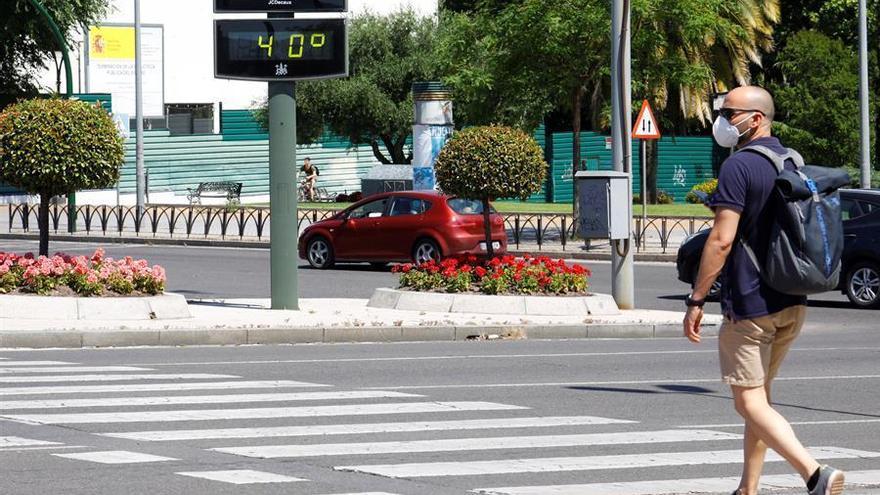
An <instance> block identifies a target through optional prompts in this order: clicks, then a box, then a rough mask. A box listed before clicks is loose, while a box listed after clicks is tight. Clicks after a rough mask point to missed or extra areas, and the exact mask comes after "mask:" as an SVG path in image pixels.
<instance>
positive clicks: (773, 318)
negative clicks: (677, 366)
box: [718, 306, 807, 387]
mask: <svg viewBox="0 0 880 495" xmlns="http://www.w3.org/2000/svg"><path fill="white" fill-rule="evenodd" d="M806 314H807V307H806V306H792V307H790V308H786V309H784V310H782V311H780V312H778V313H774V314H772V315H767V316H761V317H758V318H753V319H750V320H741V321H737V322H734V321H731V320H728V319H726V318H725V320H724V323H723V324H722V325H721V330H720V332H719V334H718V354H719V355H720V358H721V359H720V361H721V379H722V380H723V381H724V383H727V384H728V385H735V386H738V387H760V386H762V385H764V384H765V383H767V382H769V381H770V380H772V379H773V378H775V377H776V374H777V373H778V372H779V366H780V365H781V364H782V360H783V358H785V355H786V354H787V353H788V349H789V348H790V347H791V344H792V342H794V339H795V337H797V336H798V334H799V333H800V332H801V327H802V326H803V325H804V317H805V316H806Z"/></svg>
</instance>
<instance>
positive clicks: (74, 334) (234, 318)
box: [0, 299, 721, 348]
mask: <svg viewBox="0 0 880 495" xmlns="http://www.w3.org/2000/svg"><path fill="white" fill-rule="evenodd" d="M268 307H269V301H268V300H264V299H233V300H202V301H191V302H190V312H191V314H192V318H187V319H180V320H153V321H143V322H139V321H107V320H104V321H83V320H80V321H69V320H59V319H49V318H47V319H34V320H11V319H3V318H0V348H22V347H24V348H56V347H57V348H79V347H114V346H120V347H124V346H177V345H246V344H299V343H331V342H337V343H338V342H418V341H460V340H484V339H486V340H488V339H527V338H530V339H583V338H656V337H680V336H681V335H682V330H681V321H682V318H683V313H679V312H671V311H652V310H632V311H623V312H622V313H621V314H620V315H617V316H601V317H596V316H588V317H586V318H584V317H581V316H577V317H562V316H527V317H526V316H518V315H486V314H462V313H456V314H452V313H429V312H424V311H399V310H388V309H376V308H369V307H367V300H366V299H303V300H301V301H300V310H299V311H271V310H269V309H268ZM720 321H721V318H720V317H717V316H707V317H706V318H705V320H704V325H705V328H704V335H708V336H711V335H717V330H718V325H720Z"/></svg>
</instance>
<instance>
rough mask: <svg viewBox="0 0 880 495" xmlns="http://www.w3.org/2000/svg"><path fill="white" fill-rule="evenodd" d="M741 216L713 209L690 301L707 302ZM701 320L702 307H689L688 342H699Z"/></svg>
mask: <svg viewBox="0 0 880 495" xmlns="http://www.w3.org/2000/svg"><path fill="white" fill-rule="evenodd" d="M739 217H740V213H739V211H737V210H734V209H732V208H728V207H725V206H719V207H717V208H715V225H714V226H713V227H712V232H710V233H709V238H708V239H707V240H706V245H705V247H703V256H702V258H700V273H699V275H697V280H695V283H694V291H693V293H692V294H691V298H692V299H694V300H697V301H701V300H704V299H706V295H707V294H708V293H709V289H711V287H712V284H713V283H715V279H716V278H718V275H719V274H721V270H722V269H723V268H724V263H725V262H726V261H727V257H728V256H729V255H730V250H731V249H732V248H733V243H734V242H735V241H736V231H737V229H738V227H739ZM702 320H703V308H702V307H701V306H690V307H688V310H687V313H686V314H685V316H684V335H685V337H687V338H688V340H690V341H691V342H694V343H698V342H700V323H701V322H702Z"/></svg>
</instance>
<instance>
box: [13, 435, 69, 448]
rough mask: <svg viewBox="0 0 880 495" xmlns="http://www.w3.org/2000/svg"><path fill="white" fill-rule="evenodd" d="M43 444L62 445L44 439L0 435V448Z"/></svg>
mask: <svg viewBox="0 0 880 495" xmlns="http://www.w3.org/2000/svg"><path fill="white" fill-rule="evenodd" d="M43 445H63V444H61V443H58V442H47V441H45V440H32V439H30V438H21V437H0V448H7V447H36V446H43Z"/></svg>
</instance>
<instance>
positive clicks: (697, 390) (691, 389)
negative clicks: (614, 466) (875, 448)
mask: <svg viewBox="0 0 880 495" xmlns="http://www.w3.org/2000/svg"><path fill="white" fill-rule="evenodd" d="M566 388H568V389H569V390H578V391H583V392H616V393H625V394H683V395H699V396H702V397H708V398H712V399H722V400H727V401H733V397H732V396H730V395H721V394H719V393H718V392H717V391H715V390H711V389H708V388H703V387H695V386H692V385H676V384H663V385H655V388H650V389H648V388H623V387H591V386H571V387H566ZM773 406H774V407H791V408H795V409H802V410H805V411H816V412H827V413H834V414H844V415H847V416H856V417H860V418H880V414H869V413H861V412H856V411H841V410H839V409H824V408H821V407H809V406H804V405H800V404H788V403H784V402H774V403H773Z"/></svg>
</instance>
